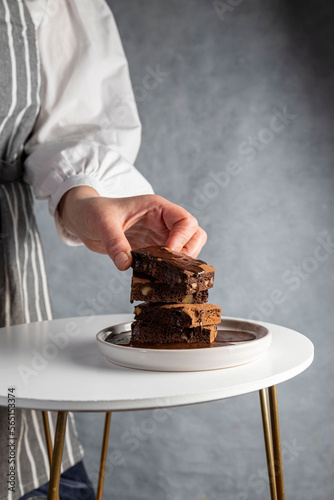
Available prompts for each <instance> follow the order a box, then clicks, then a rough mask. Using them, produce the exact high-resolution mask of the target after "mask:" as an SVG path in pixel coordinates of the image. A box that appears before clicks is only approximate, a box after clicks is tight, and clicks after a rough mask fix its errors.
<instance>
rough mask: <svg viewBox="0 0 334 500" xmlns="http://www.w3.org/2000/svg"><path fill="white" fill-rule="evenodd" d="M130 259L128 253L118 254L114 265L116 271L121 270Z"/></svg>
mask: <svg viewBox="0 0 334 500" xmlns="http://www.w3.org/2000/svg"><path fill="white" fill-rule="evenodd" d="M130 258H131V253H130V252H120V253H118V254H117V255H116V257H115V265H116V267H118V269H123V268H124V267H125V266H126V264H128V262H129V260H130Z"/></svg>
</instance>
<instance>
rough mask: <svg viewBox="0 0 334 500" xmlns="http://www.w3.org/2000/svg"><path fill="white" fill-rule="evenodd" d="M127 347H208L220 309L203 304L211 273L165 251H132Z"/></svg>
mask: <svg viewBox="0 0 334 500" xmlns="http://www.w3.org/2000/svg"><path fill="white" fill-rule="evenodd" d="M132 256H133V263H132V267H133V277H132V285H131V302H133V301H134V300H136V301H137V300H138V301H144V303H142V304H139V305H138V306H136V307H135V309H134V313H135V321H134V322H133V323H132V342H134V343H140V344H141V343H149V344H152V343H154V344H166V343H179V342H184V343H195V342H201V343H203V342H205V343H208V344H209V343H212V342H213V341H214V339H215V338H216V335H217V324H218V323H220V315H221V309H220V307H218V306H215V305H213V304H208V303H207V301H208V295H209V292H208V290H209V288H212V286H213V282H214V272H215V268H214V267H212V266H209V265H207V264H206V263H205V262H203V261H202V260H199V259H193V258H191V257H188V256H187V255H185V254H183V253H179V252H173V251H172V250H170V249H169V248H167V247H160V246H152V247H147V248H141V249H137V250H134V251H132Z"/></svg>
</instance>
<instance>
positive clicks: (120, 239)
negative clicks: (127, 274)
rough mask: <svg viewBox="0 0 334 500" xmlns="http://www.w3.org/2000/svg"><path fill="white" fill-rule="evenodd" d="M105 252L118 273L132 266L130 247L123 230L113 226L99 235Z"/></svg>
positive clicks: (116, 225)
mask: <svg viewBox="0 0 334 500" xmlns="http://www.w3.org/2000/svg"><path fill="white" fill-rule="evenodd" d="M101 241H102V242H103V244H104V246H105V249H106V252H107V254H108V255H109V257H110V258H111V259H112V260H113V262H114V264H115V266H116V267H117V269H119V270H120V271H125V270H126V269H129V267H130V266H131V264H132V255H131V246H130V243H129V242H128V240H127V238H126V237H125V234H124V231H123V228H122V226H121V225H119V224H114V225H113V226H112V227H111V228H110V227H109V229H108V231H105V234H102V235H101Z"/></svg>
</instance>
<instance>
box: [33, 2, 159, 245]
mask: <svg viewBox="0 0 334 500" xmlns="http://www.w3.org/2000/svg"><path fill="white" fill-rule="evenodd" d="M25 1H26V5H27V7H28V8H29V10H30V13H31V15H32V18H33V21H34V24H35V26H36V36H37V45H38V50H39V57H40V63H41V68H42V78H43V83H44V95H43V98H42V102H41V111H40V113H39V116H38V119H37V121H36V124H35V127H34V130H33V134H32V136H31V137H30V138H29V141H28V142H27V143H26V145H25V151H26V153H27V154H28V157H27V159H26V161H25V167H26V180H27V182H29V183H31V184H32V186H33V189H34V193H35V195H36V197H37V198H39V199H45V198H48V199H49V210H50V213H51V214H52V215H54V216H55V222H56V227H57V231H58V234H59V236H60V238H61V239H62V240H63V241H64V242H66V243H67V244H70V245H77V244H80V241H79V240H78V239H77V238H75V237H74V236H73V235H71V234H70V233H68V232H67V231H66V230H65V228H64V227H63V226H62V224H61V221H60V220H59V217H58V212H57V211H56V208H57V205H58V203H59V201H60V199H61V197H62V196H63V194H64V193H65V192H66V191H68V190H69V189H71V188H73V187H75V186H80V185H86V186H91V187H92V188H94V189H95V190H96V191H97V192H98V193H99V194H100V195H101V196H107V197H115V198H119V197H125V196H135V195H140V194H148V193H153V190H152V187H151V185H150V184H149V183H148V182H147V181H146V180H145V179H144V177H143V176H142V175H141V174H140V173H139V172H138V170H136V168H135V167H134V166H133V163H134V161H135V159H136V156H137V153H138V149H139V146H140V138H141V125H140V121H139V117H138V112H137V107H136V102H135V98H134V95H133V91H132V87H131V82H130V77H129V70H128V64H127V60H126V57H125V55H124V51H123V47H122V43H121V40H120V37H119V33H118V30H117V26H116V24H115V20H114V17H113V15H112V13H111V11H110V9H109V7H108V6H107V4H106V3H105V1H104V0H25Z"/></svg>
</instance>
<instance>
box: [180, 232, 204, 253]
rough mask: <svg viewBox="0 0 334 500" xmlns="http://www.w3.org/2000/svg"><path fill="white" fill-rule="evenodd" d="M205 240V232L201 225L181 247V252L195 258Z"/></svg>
mask: <svg viewBox="0 0 334 500" xmlns="http://www.w3.org/2000/svg"><path fill="white" fill-rule="evenodd" d="M206 240H207V234H206V232H205V231H204V230H203V229H202V228H201V227H199V228H198V229H197V231H196V233H195V234H194V235H193V236H192V237H191V238H190V240H189V241H188V242H187V243H186V244H185V245H184V247H183V248H182V252H183V253H185V254H187V255H189V256H190V257H193V258H196V257H197V255H198V254H199V253H200V251H201V250H202V248H203V246H204V245H205V243H206Z"/></svg>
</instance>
